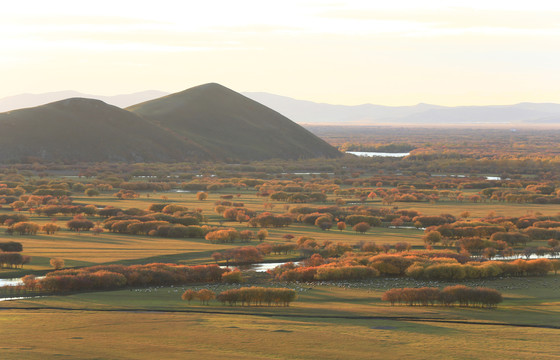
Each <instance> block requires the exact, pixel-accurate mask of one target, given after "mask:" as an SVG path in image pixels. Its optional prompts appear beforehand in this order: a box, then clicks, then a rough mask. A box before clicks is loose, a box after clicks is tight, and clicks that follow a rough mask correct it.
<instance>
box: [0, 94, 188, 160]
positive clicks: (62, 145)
mask: <svg viewBox="0 0 560 360" xmlns="http://www.w3.org/2000/svg"><path fill="white" fill-rule="evenodd" d="M0 144H1V149H2V151H0V161H2V162H7V161H23V160H28V159H31V160H32V159H41V160H47V161H57V160H62V161H126V162H144V161H172V160H182V159H184V157H185V156H186V153H185V147H184V144H183V141H181V140H179V139H177V138H176V137H175V135H173V134H171V133H169V132H167V131H166V130H163V129H161V128H159V127H158V126H157V125H155V124H153V123H150V122H148V121H146V120H144V119H142V118H140V117H138V116H136V115H135V114H133V113H130V112H128V111H126V110H122V109H120V108H118V107H116V106H112V105H107V104H105V103H104V102H102V101H99V100H92V99H83V98H71V99H67V100H62V101H57V102H54V103H50V104H46V105H42V106H38V107H34V108H28V109H21V110H15V111H11V112H7V113H1V114H0Z"/></svg>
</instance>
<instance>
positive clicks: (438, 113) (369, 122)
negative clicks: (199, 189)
mask: <svg viewBox="0 0 560 360" xmlns="http://www.w3.org/2000/svg"><path fill="white" fill-rule="evenodd" d="M241 94H243V95H244V96H246V97H248V98H250V99H252V100H255V101H257V102H259V103H261V104H263V105H265V106H267V107H269V108H270V109H273V110H275V111H277V112H279V113H280V114H282V115H284V116H286V117H288V118H289V119H291V120H293V121H294V122H296V123H298V124H310V125H319V124H322V125H353V126H359V125H365V126H375V125H416V126H423V125H465V126H468V125H473V126H476V125H500V126H508V125H511V126H527V125H532V124H535V125H543V126H544V125H560V104H555V103H519V104H515V105H494V106H456V107H446V106H438V105H430V104H417V105H412V106H383V105H373V104H363V105H355V106H348V105H332V104H324V103H316V102H312V101H305V100H296V99H293V98H290V97H286V96H280V95H274V94H269V93H264V92H244V93H241ZM165 95H168V93H165V92H162V91H154V90H150V91H143V92H138V93H133V94H125V95H116V96H97V95H88V94H82V93H78V92H75V91H61V92H54V93H45V94H22V95H16V96H11V97H6V98H3V99H0V112H2V111H9V110H13V109H19V108H25V107H32V106H38V105H42V104H46V103H49V102H53V101H58V100H63V99H67V98H71V97H83V98H92V99H98V100H102V101H104V102H106V103H107V104H111V105H115V106H118V107H121V108H126V107H128V106H131V105H134V104H138V103H141V102H144V101H148V100H152V99H155V98H158V97H162V96H165Z"/></svg>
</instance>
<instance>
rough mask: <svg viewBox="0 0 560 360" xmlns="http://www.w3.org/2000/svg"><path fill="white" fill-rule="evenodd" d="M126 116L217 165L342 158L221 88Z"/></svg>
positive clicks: (185, 94) (204, 88)
mask: <svg viewBox="0 0 560 360" xmlns="http://www.w3.org/2000/svg"><path fill="white" fill-rule="evenodd" d="M127 110H129V111H131V112H133V113H134V114H136V115H139V116H140V117H142V118H144V119H146V120H149V121H152V122H153V123H155V124H158V125H159V126H161V127H162V128H165V129H167V130H169V131H172V132H174V133H177V134H178V135H180V136H182V137H183V139H184V140H185V141H187V142H188V144H187V146H188V147H189V149H192V151H195V150H196V149H197V148H199V149H200V148H202V149H206V150H207V151H208V153H210V154H211V156H212V157H213V158H216V159H226V160H262V159H271V158H283V159H297V158H313V157H336V156H339V155H340V153H339V152H338V151H337V150H336V149H335V148H333V147H332V146H330V145H329V144H327V143H326V142H325V141H323V140H321V139H319V138H318V137H316V136H315V135H313V134H312V133H310V132H309V131H307V130H306V129H304V128H303V127H301V126H299V125H297V124H296V123H294V122H293V121H291V120H290V119H288V118H286V117H285V116H283V115H281V114H279V113H277V112H276V111H274V110H271V109H269V108H267V107H266V106H264V105H261V104H259V103H257V102H255V101H253V100H251V99H249V98H247V97H245V96H243V95H241V94H239V93H237V92H235V91H232V90H230V89H228V88H226V87H224V86H222V85H219V84H214V83H211V84H205V85H200V86H197V87H194V88H191V89H187V90H185V91H182V92H179V93H175V94H171V95H168V96H164V97H162V98H159V99H155V100H151V101H147V102H144V103H141V104H138V105H134V106H131V107H129V108H127Z"/></svg>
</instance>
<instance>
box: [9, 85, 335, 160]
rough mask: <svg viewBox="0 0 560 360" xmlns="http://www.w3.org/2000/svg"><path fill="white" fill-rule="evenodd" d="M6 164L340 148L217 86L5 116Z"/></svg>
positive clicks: (303, 154)
mask: <svg viewBox="0 0 560 360" xmlns="http://www.w3.org/2000/svg"><path fill="white" fill-rule="evenodd" d="M0 146H1V151H0V162H21V161H33V160H44V161H83V162H99V161H124V162H151V161H165V162H170V161H171V162H172V161H187V160H193V159H195V160H218V161H239V160H263V159H272V158H281V159H298V158H314V157H335V156H338V155H340V153H339V152H338V150H336V149H335V148H333V147H332V146H330V145H329V144H327V143H326V142H325V141H323V140H321V139H319V138H318V137H316V136H315V135H313V134H311V133H310V132H309V131H307V130H305V129H304V128H302V127H301V126H299V125H297V124H296V123H294V122H292V121H291V120H289V119H288V118H286V117H284V116H282V115H280V114H279V113H277V112H275V111H273V110H270V109H269V108H267V107H265V106H263V105H261V104H259V103H257V102H255V101H253V100H250V99H248V98H246V97H245V96H243V95H240V94H238V93H236V92H234V91H232V90H229V89H227V88H225V87H223V86H221V85H218V84H207V85H202V86H198V87H195V88H192V89H188V90H185V91H183V92H180V93H176V94H172V95H168V96H165V97H162V98H159V99H155V100H151V101H148V102H144V103H141V104H138V105H135V106H132V107H130V108H128V109H126V110H123V109H121V108H118V107H116V106H112V105H108V104H106V103H104V102H102V101H100V100H93V99H85V98H70V99H66V100H62V101H57V102H53V103H50V104H46V105H42V106H37V107H34V108H27V109H20V110H15V111H11V112H6V113H0Z"/></svg>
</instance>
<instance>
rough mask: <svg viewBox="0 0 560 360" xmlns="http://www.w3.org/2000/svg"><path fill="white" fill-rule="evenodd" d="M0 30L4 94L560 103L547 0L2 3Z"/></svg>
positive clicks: (556, 15) (557, 16) (559, 41)
mask: <svg viewBox="0 0 560 360" xmlns="http://www.w3.org/2000/svg"><path fill="white" fill-rule="evenodd" d="M555 3H556V4H555ZM0 34H1V36H0V84H1V85H0V97H4V96H9V95H15V94H19V93H41V92H50V91H59V90H70V89H72V90H77V91H81V92H86V93H92V94H98V95H114V94H120V93H130V92H135V91H141V90H148V89H156V90H164V91H170V92H174V91H179V90H184V89H186V88H189V87H192V86H195V85H199V84H202V83H207V82H218V83H221V84H223V85H225V86H227V87H230V88H232V89H234V90H236V91H265V92H271V93H275V94H280V95H285V96H290V97H294V98H298V99H305V100H312V101H318V102H328V103H337V104H348V105H354V104H361V103H375V104H383V105H411V104H416V103H419V102H425V103H433V104H440V105H486V104H512V103H516V102H522V101H531V102H560V2H553V1H540V0H531V1H526V0H524V1H515V0H510V1H492V0H485V1H478V0H470V1H453V0H442V1H437V0H423V1H398V0H390V1H376V0H370V1H336V0H332V1H329V0H323V1H305V0H300V1H291V0H281V1H266V0H260V1H259V0H255V1H251V0H230V1H212V0H197V1H189V0H186V1H171V0H157V1H154V0H150V1H143V0H135V1H122V0H110V1H106V0H96V1H88V2H84V1H75V0H71V1H57V0H49V1H44V0H39V1H26V0H21V1H3V2H2V4H1V7H0Z"/></svg>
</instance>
